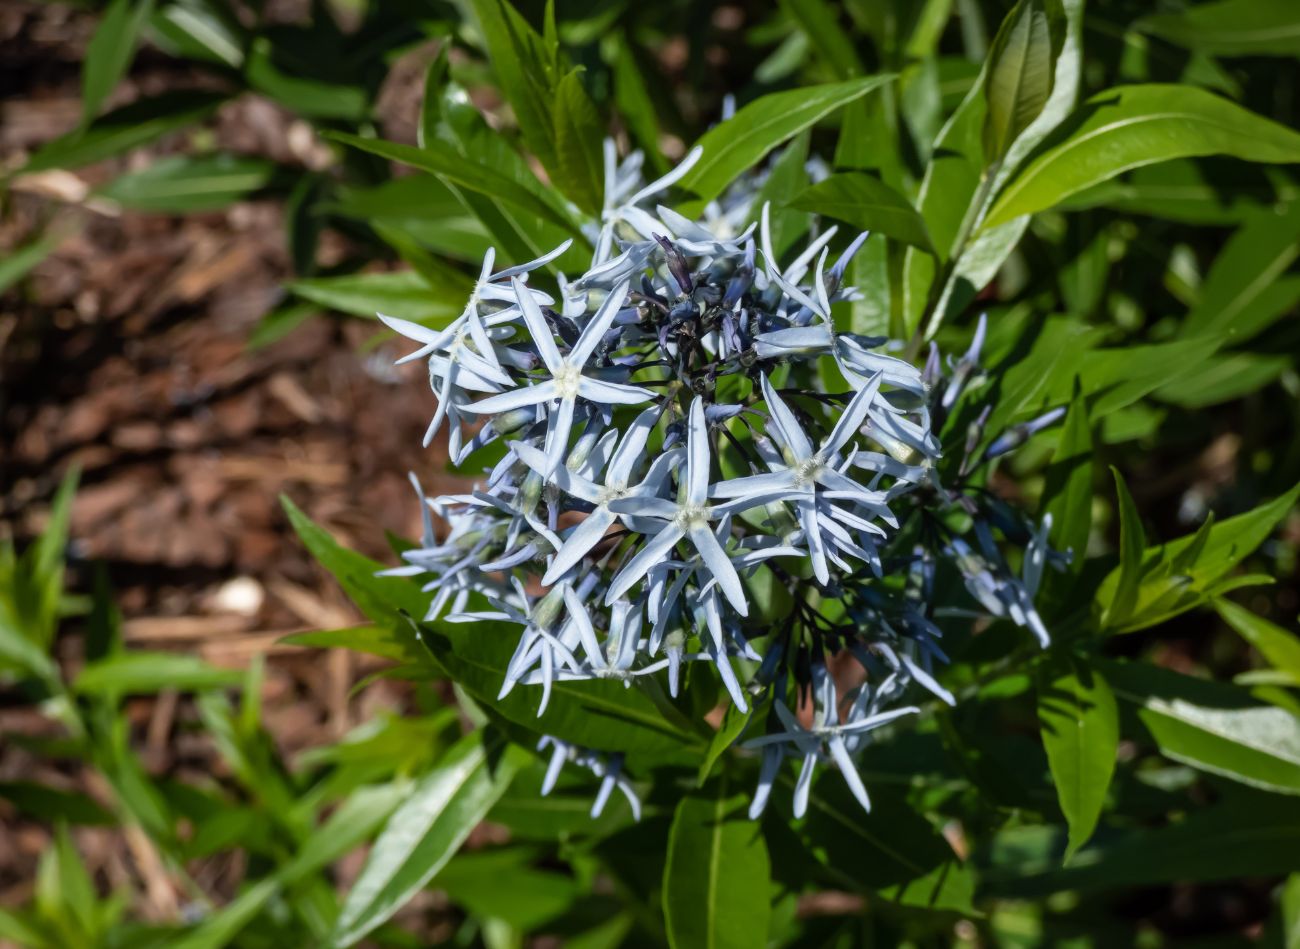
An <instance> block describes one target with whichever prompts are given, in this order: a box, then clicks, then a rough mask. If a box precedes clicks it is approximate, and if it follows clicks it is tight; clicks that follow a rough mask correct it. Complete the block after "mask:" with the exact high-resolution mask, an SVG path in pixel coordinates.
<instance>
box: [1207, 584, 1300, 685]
mask: <svg viewBox="0 0 1300 949" xmlns="http://www.w3.org/2000/svg"><path fill="white" fill-rule="evenodd" d="M1214 608H1215V609H1216V610H1217V611H1218V613H1219V615H1220V616H1221V617H1223V621H1224V622H1225V623H1227V624H1228V625H1229V626H1231V627H1232V628H1233V629H1235V630H1236V631H1237V632H1238V633H1240V634H1241V638H1242V639H1244V640H1246V642H1248V643H1250V644H1251V645H1252V646H1254V647H1255V648H1256V649H1258V650H1259V653H1260V655H1261V656H1263V657H1264V658H1265V659H1266V660H1267V661H1268V663H1269V665H1271V666H1272V667H1273V668H1274V669H1278V670H1281V671H1283V672H1289V673H1291V675H1293V676H1295V677H1297V678H1300V636H1297V635H1296V634H1295V633H1290V632H1287V631H1286V630H1285V629H1283V628H1282V627H1281V626H1275V625H1274V624H1273V623H1270V622H1269V621H1268V620H1266V619H1264V617H1262V616H1256V615H1255V614H1254V613H1252V612H1250V611H1249V610H1247V609H1243V608H1242V607H1240V606H1238V605H1237V604H1236V603H1233V602H1232V601H1231V600H1215V601H1214Z"/></svg>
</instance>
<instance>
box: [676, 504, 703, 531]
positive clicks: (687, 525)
mask: <svg viewBox="0 0 1300 949" xmlns="http://www.w3.org/2000/svg"><path fill="white" fill-rule="evenodd" d="M712 513H713V508H711V507H709V506H708V505H707V504H685V505H683V506H682V507H680V508H678V510H677V516H676V517H675V518H673V521H674V523H676V524H677V526H678V527H680V528H682V529H683V530H690V529H691V528H693V527H707V526H708V523H709V515H710V514H712Z"/></svg>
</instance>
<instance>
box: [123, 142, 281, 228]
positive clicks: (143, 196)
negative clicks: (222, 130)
mask: <svg viewBox="0 0 1300 949" xmlns="http://www.w3.org/2000/svg"><path fill="white" fill-rule="evenodd" d="M274 172H275V163H274V162H271V161H267V160H266V159H263V158H243V157H240V156H238V155H228V154H220V155H204V156H201V157H198V158H192V157H189V156H186V155H173V156H170V157H167V158H160V159H158V160H157V161H155V162H154V163H153V164H152V165H150V166H149V167H148V168H145V169H142V170H141V171H136V172H131V173H130V174H126V175H122V176H120V177H118V178H115V179H113V180H112V181H110V182H109V183H108V184H106V185H104V186H103V187H102V188H100V189H99V191H98V194H99V196H100V197H102V198H108V199H109V200H111V201H114V202H116V203H117V204H120V205H121V206H122V207H126V208H133V209H135V210H138V211H158V212H172V213H178V214H183V213H186V212H189V211H205V210H211V209H214V208H222V207H225V206H226V205H229V204H231V203H233V202H235V201H237V200H239V199H240V198H242V197H244V196H245V195H247V194H249V193H250V192H253V191H256V190H257V189H259V188H261V187H263V186H265V185H266V183H267V182H268V181H270V180H271V175H272V174H274Z"/></svg>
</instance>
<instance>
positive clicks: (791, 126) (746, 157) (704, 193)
mask: <svg viewBox="0 0 1300 949" xmlns="http://www.w3.org/2000/svg"><path fill="white" fill-rule="evenodd" d="M893 78H894V77H893V76H892V75H883V76H867V77H863V78H861V79H852V80H849V81H848V82H838V83H831V84H828V85H823V86H810V87H807V88H804V89H792V90H790V91H789V92H773V93H770V94H768V95H766V96H763V97H762V98H761V99H756V100H755V101H753V102H751V103H749V104H748V105H747V106H745V107H744V108H743V109H741V110H740V111H739V112H737V113H736V114H735V115H734V116H732V117H731V118H730V119H728V120H727V121H725V122H722V123H719V124H718V125H716V126H714V127H713V128H712V129H710V130H709V131H707V132H705V133H704V135H703V136H701V138H700V140H699V142H698V145H699V146H700V148H702V149H703V150H704V154H703V156H702V157H701V158H700V160H699V161H698V162H697V163H696V164H695V167H694V168H692V169H691V170H690V171H689V172H687V173H686V176H685V177H684V178H682V180H681V182H680V185H681V187H682V188H684V189H686V190H687V191H693V192H694V193H695V194H697V195H699V196H700V197H701V198H702V199H704V200H706V201H712V200H713V199H714V198H716V197H718V195H720V194H722V192H723V191H724V190H725V189H726V187H727V185H729V184H731V182H732V181H734V180H735V179H736V177H737V176H738V175H740V174H741V172H744V171H747V170H748V169H750V168H752V167H753V166H754V165H756V164H758V162H759V161H760V160H761V159H762V157H763V156H764V155H766V154H767V153H768V152H769V151H771V150H772V149H773V148H775V147H776V146H777V145H780V144H781V143H782V142H784V141H785V140H786V139H788V138H791V137H793V136H794V135H797V134H798V133H799V132H801V131H803V130H804V129H806V128H808V127H809V126H811V125H813V124H815V123H816V122H818V121H819V120H821V119H824V118H825V117H826V116H828V115H830V114H831V113H832V112H834V111H835V110H836V109H839V108H841V107H842V106H844V105H846V104H847V103H849V102H852V101H854V100H855V99H860V98H861V97H862V96H865V95H866V94H867V93H868V92H871V91H872V90H873V89H878V88H879V87H880V86H882V85H884V84H885V83H887V82H890V81H892V80H893Z"/></svg>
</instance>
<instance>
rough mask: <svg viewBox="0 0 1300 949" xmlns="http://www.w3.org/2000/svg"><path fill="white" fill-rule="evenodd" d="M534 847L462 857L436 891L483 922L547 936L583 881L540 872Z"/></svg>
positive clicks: (444, 873)
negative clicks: (496, 922)
mask: <svg viewBox="0 0 1300 949" xmlns="http://www.w3.org/2000/svg"><path fill="white" fill-rule="evenodd" d="M536 856H537V854H536V852H535V850H533V849H531V848H522V847H510V848H503V849H493V850H483V851H478V852H474V853H462V854H458V855H457V856H456V857H454V858H452V860H451V862H449V863H448V864H447V865H446V866H445V867H443V868H442V870H441V871H439V873H438V880H437V888H438V889H439V890H442V891H443V892H444V893H446V894H447V895H448V896H449V897H450V898H451V899H452V900H453V901H454V902H455V903H456V904H457V905H459V906H463V907H464V908H465V909H466V911H467V912H469V913H471V914H472V915H474V916H475V917H477V918H479V919H499V920H501V921H502V922H505V923H507V924H508V925H510V926H511V927H513V928H514V929H517V930H519V931H521V932H538V931H545V928H544V927H545V925H546V924H547V923H548V922H550V921H551V920H554V919H555V918H556V917H557V916H560V915H562V914H563V913H564V912H566V911H567V910H568V909H569V908H570V907H571V906H573V904H574V902H575V901H576V900H577V899H578V897H579V894H580V892H581V891H580V885H579V883H578V881H576V880H575V879H573V877H571V876H567V875H566V874H563V873H556V872H553V871H549V870H542V869H538V868H536V867H534V866H531V865H530V864H531V863H533V862H534V861H535V860H536Z"/></svg>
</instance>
